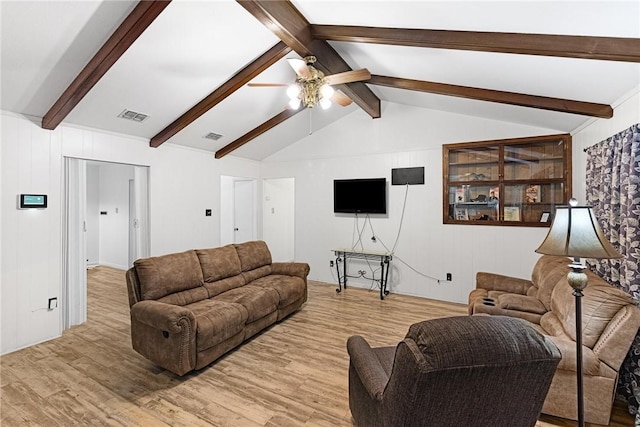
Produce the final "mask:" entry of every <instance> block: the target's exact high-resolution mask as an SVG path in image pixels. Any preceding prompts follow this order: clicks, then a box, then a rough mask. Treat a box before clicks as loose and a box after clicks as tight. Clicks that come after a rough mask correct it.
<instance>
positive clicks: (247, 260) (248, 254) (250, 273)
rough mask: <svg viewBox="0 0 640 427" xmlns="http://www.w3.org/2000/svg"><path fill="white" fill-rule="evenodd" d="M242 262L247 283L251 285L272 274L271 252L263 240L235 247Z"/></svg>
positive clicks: (239, 244) (243, 274)
mask: <svg viewBox="0 0 640 427" xmlns="http://www.w3.org/2000/svg"><path fill="white" fill-rule="evenodd" d="M234 246H235V248H236V252H237V253H238V259H239V260H240V266H241V267H240V268H241V270H242V276H243V277H244V280H245V283H250V282H252V281H254V280H256V279H259V278H261V277H265V276H268V275H269V274H271V262H272V260H271V252H270V251H269V247H268V246H267V244H266V243H265V242H263V241H262V240H256V241H252V242H245V243H238V244H235V245H234Z"/></svg>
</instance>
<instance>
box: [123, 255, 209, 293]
mask: <svg viewBox="0 0 640 427" xmlns="http://www.w3.org/2000/svg"><path fill="white" fill-rule="evenodd" d="M133 265H134V267H135V269H136V273H137V275H138V279H139V281H140V298H141V299H142V300H152V299H159V298H162V297H164V296H166V295H169V294H172V293H175V292H181V291H186V290H187V289H194V288H198V287H200V286H202V270H201V268H200V262H199V261H198V256H197V255H196V253H195V251H186V252H181V253H175V254H169V255H162V256H157V257H151V258H143V259H139V260H136V261H135V262H134V263H133ZM187 299H188V298H187Z"/></svg>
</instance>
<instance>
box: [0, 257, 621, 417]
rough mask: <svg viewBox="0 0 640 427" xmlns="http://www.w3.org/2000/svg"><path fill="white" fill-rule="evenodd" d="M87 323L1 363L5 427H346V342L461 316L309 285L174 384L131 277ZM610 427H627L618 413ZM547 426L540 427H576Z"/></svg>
mask: <svg viewBox="0 0 640 427" xmlns="http://www.w3.org/2000/svg"><path fill="white" fill-rule="evenodd" d="M88 282H89V293H88V304H89V311H88V321H87V322H86V323H85V324H83V325H80V326H76V327H73V328H71V329H70V330H68V331H66V332H65V333H64V334H63V336H62V337H61V338H59V339H55V340H52V341H49V342H46V343H42V344H38V345H35V346H32V347H29V348H27V349H24V350H20V351H17V352H14V353H10V354H8V355H5V356H3V357H1V358H0V385H1V387H2V389H1V390H2V391H1V394H0V396H1V402H2V406H1V424H2V425H3V426H23V425H24V426H27V425H29V426H76V425H91V426H99V425H120V426H163V425H171V426H210V425H214V426H241V427H245V426H247V427H250V426H269V427H286V426H327V427H328V426H331V427H335V426H351V415H350V413H349V403H348V394H347V393H348V391H347V386H348V382H347V369H348V364H349V359H348V356H347V352H346V349H345V342H346V340H347V338H348V337H349V336H351V335H353V334H360V335H363V336H364V337H366V339H367V340H368V341H369V342H370V343H371V344H372V345H373V346H381V345H395V344H396V343H397V342H398V341H400V340H401V339H402V337H403V336H404V335H405V334H406V332H407V329H408V327H409V325H411V324H412V323H415V322H417V321H421V320H425V319H430V318H436V317H443V316H451V315H458V314H460V315H462V314H466V308H465V306H463V305H459V304H451V303H444V302H439V301H433V300H428V299H423V298H415V297H408V296H401V295H393V294H392V295H389V297H387V299H386V300H385V301H380V299H379V297H378V293H377V292H376V291H375V290H374V291H367V290H363V289H357V288H349V289H348V290H347V291H345V292H342V294H336V292H335V290H334V289H335V286H334V285H329V284H325V283H320V282H310V283H309V300H308V302H307V303H306V304H305V305H304V307H303V308H302V309H301V310H300V311H299V312H297V313H295V314H293V315H292V316H290V317H289V318H287V319H285V320H284V321H283V322H281V323H279V324H276V325H274V326H273V327H271V328H269V329H267V330H266V331H264V332H263V333H261V334H259V335H258V336H256V337H254V338H253V339H251V340H250V341H249V342H247V343H245V344H244V345H242V346H241V347H240V348H238V349H236V350H235V351H232V352H231V353H229V354H227V355H226V356H224V357H222V358H221V359H218V360H217V361H216V362H214V363H213V364H212V365H210V366H208V367H207V368H205V369H203V370H201V371H198V372H196V373H191V374H187V375H185V376H184V377H178V376H176V375H173V374H171V373H169V372H167V371H164V370H162V369H159V368H157V367H155V366H154V365H153V364H152V363H150V362H148V361H147V360H146V359H144V358H143V357H142V356H140V355H138V354H137V353H135V352H134V351H133V350H132V349H131V339H130V334H129V306H128V303H127V293H126V285H125V279H124V272H123V271H119V270H114V269H111V268H107V267H97V268H94V269H90V270H88ZM613 419H614V421H613V422H612V424H611V425H612V426H618V427H619V426H630V425H633V420H632V418H631V416H630V415H628V414H627V413H626V410H625V408H624V406H623V405H616V408H615V409H614V415H613ZM572 425H575V423H574V422H571V421H567V420H562V419H556V418H552V417H547V416H543V417H542V418H541V419H540V421H539V423H538V426H540V427H547V426H572Z"/></svg>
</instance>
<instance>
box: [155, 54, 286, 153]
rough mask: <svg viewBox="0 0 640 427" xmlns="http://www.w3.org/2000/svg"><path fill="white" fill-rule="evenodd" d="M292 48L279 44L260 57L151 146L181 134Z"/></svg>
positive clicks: (192, 109)
mask: <svg viewBox="0 0 640 427" xmlns="http://www.w3.org/2000/svg"><path fill="white" fill-rule="evenodd" d="M289 52H291V48H290V47H289V46H287V45H286V44H285V43H283V42H278V43H277V44H276V45H275V46H273V47H272V48H271V49H269V50H268V51H266V52H265V53H263V54H262V55H260V56H259V57H258V58H256V59H255V60H254V61H252V62H251V63H250V64H248V65H247V66H246V67H244V68H243V69H241V70H240V71H238V72H237V73H236V74H234V75H233V76H232V77H231V78H230V79H229V80H227V81H226V82H224V83H223V84H222V85H220V87H218V88H217V89H216V90H214V91H213V92H211V93H210V94H209V95H208V96H207V97H206V98H204V99H203V100H202V101H200V102H198V103H197V104H196V105H194V106H193V107H192V108H191V109H189V111H187V112H186V113H184V114H183V115H182V116H180V117H178V118H177V119H176V120H174V121H173V123H171V124H170V125H169V126H167V127H166V128H164V129H162V130H161V131H160V132H158V134H157V135H156V136H154V137H153V138H151V141H150V142H149V145H150V146H151V147H159V146H160V145H161V144H163V143H164V142H166V141H167V140H168V139H169V138H171V137H172V136H174V135H175V134H176V133H178V132H180V131H181V130H182V129H184V128H185V127H187V126H188V125H190V124H191V123H193V122H194V121H195V120H196V119H198V118H199V117H200V116H202V115H203V114H205V113H206V112H207V111H209V110H210V109H212V108H213V107H215V106H216V105H217V104H219V103H220V102H222V100H224V99H225V98H227V97H228V96H229V95H231V94H232V93H234V92H235V91H237V90H238V89H240V88H241V87H242V86H244V85H245V84H247V83H248V82H250V81H251V80H252V79H253V78H254V77H256V76H257V75H258V74H260V73H262V72H263V71H264V70H266V69H267V68H269V67H270V66H272V65H273V64H275V63H276V62H278V61H279V60H280V59H282V58H284V57H285V56H286V55H287V54H288V53H289Z"/></svg>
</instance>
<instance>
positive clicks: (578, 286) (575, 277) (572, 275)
mask: <svg viewBox="0 0 640 427" xmlns="http://www.w3.org/2000/svg"><path fill="white" fill-rule="evenodd" d="M569 267H570V268H571V271H570V272H569V274H568V275H567V282H569V285H570V286H571V287H572V288H573V296H574V297H575V301H576V369H577V375H576V377H577V389H578V426H579V427H584V390H583V384H582V296H583V293H582V290H583V289H584V288H585V287H586V286H587V280H588V279H587V275H586V274H584V272H583V271H582V270H584V269H585V267H584V266H583V265H582V264H580V258H578V257H575V258H573V262H572V263H571V265H570V266H569Z"/></svg>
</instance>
